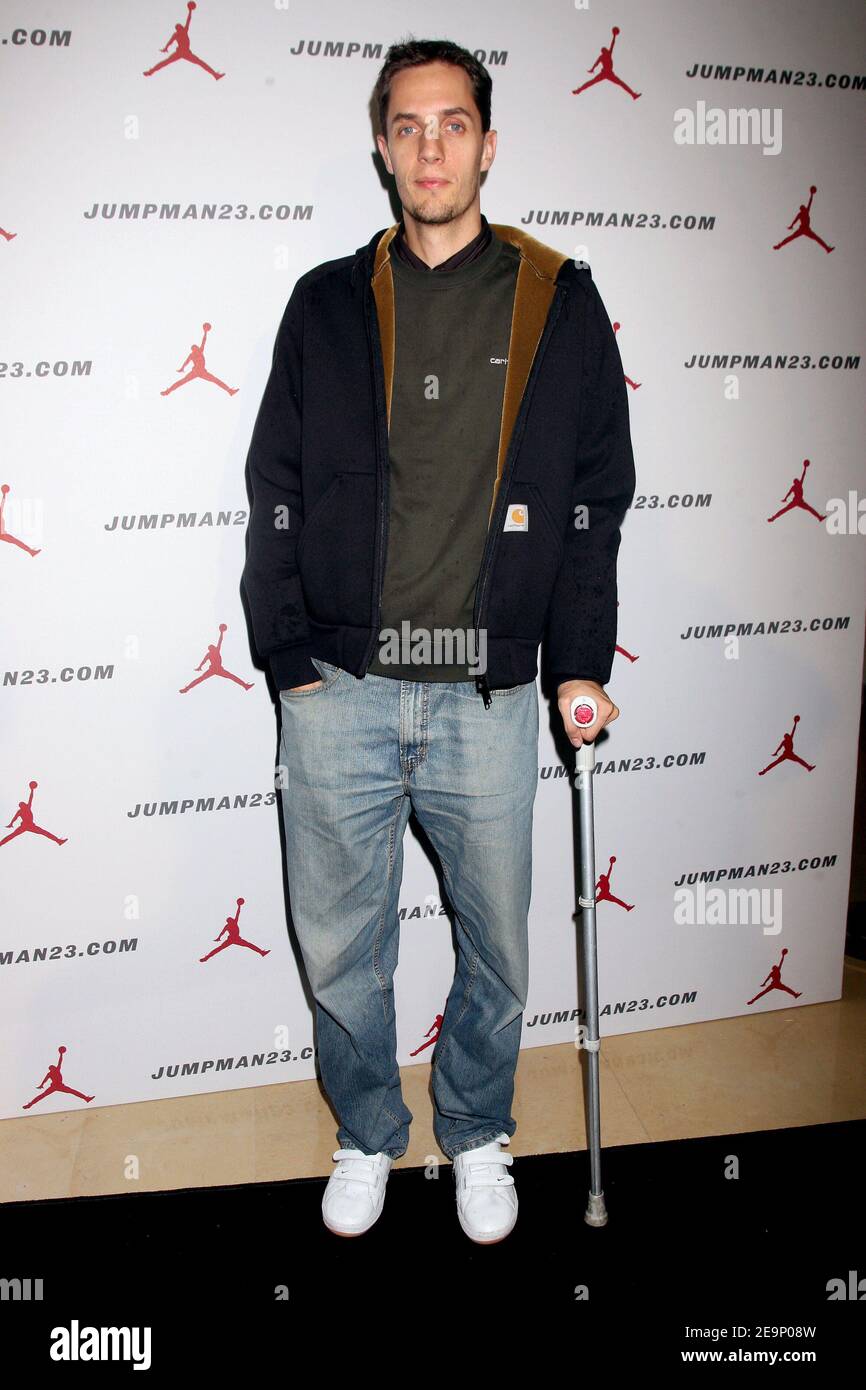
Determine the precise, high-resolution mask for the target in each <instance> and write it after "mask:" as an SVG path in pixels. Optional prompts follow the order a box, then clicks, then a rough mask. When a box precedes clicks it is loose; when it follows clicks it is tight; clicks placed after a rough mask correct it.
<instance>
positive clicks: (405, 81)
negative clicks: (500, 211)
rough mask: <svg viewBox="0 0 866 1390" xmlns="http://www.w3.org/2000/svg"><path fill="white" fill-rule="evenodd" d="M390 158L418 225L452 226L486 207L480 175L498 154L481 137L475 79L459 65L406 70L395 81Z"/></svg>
mask: <svg viewBox="0 0 866 1390" xmlns="http://www.w3.org/2000/svg"><path fill="white" fill-rule="evenodd" d="M386 135H387V140H385V139H384V138H383V136H381V135H377V137H376V140H377V143H378V146H379V150H380V152H381V155H382V158H383V159H384V161H385V164H386V166H387V168H388V172H389V174H393V175H394V178H395V180H396V183H397V193H398V195H399V198H400V202H401V203H402V205H403V210H404V212H405V213H407V214H408V215H409V216H410V217H414V218H415V220H416V221H418V222H425V223H442V222H452V221H453V220H454V219H455V218H457V217H460V216H461V215H462V214H463V213H464V212H466V210H467V209H468V208H470V207H471V206H472V205H473V203H479V202H480V196H479V186H480V183H479V177H480V175H481V174H482V173H483V172H484V171H485V170H486V169H489V168H490V166H491V164H492V163H493V159H494V156H495V154H496V132H495V130H489V131H488V132H487V134H486V135H482V132H481V116H480V113H479V111H478V107H477V106H476V105H475V98H474V97H473V95H472V83H471V82H470V80H469V74H468V73H466V72H464V70H463V68H460V67H455V66H454V65H453V64H452V63H439V62H436V63H425V64H424V65H423V66H421V67H416V68H405V69H404V70H403V71H402V72H398V73H397V75H396V77H395V78H394V80H393V82H392V83H391V92H390V97H389V100H388V118H387V127H386Z"/></svg>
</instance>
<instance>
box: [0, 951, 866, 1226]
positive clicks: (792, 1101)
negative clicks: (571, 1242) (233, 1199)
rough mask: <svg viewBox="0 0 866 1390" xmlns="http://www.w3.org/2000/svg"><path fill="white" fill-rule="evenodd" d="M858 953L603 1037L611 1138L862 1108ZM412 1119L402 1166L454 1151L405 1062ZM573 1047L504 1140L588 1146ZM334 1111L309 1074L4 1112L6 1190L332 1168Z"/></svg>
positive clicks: (528, 1067)
mask: <svg viewBox="0 0 866 1390" xmlns="http://www.w3.org/2000/svg"><path fill="white" fill-rule="evenodd" d="M864 1056H866V965H864V963H863V962H860V961H855V960H853V959H851V958H850V957H849V958H847V959H846V966H845V977H844V986H843V997H842V999H841V1000H839V1001H837V1002H836V1003H832V1004H814V1005H809V1006H805V1007H803V1008H792V1009H782V1010H776V1011H774V1012H765V1013H761V1014H753V1015H749V1016H748V1017H743V1018H733V1019H723V1020H721V1021H719V1022H714V1023H696V1024H691V1025H687V1026H684V1027H679V1028H662V1029H659V1030H657V1031H655V1032H650V1033H634V1034H631V1035H626V1036H622V1037H611V1038H604V1039H603V1040H602V1045H601V1113H602V1143H603V1145H604V1146H606V1147H609V1146H614V1145H618V1144H640V1143H646V1142H652V1141H657V1140H662V1139H688V1138H694V1137H697V1136H700V1135H711V1134H731V1133H738V1132H740V1131H746V1130H762V1129H784V1128H786V1127H788V1126H793V1125H812V1124H828V1123H831V1122H833V1121H836V1120H854V1119H862V1118H864V1116H866V1066H864ZM402 1076H403V1094H404V1096H405V1099H406V1104H407V1105H408V1107H409V1109H410V1110H411V1111H412V1114H413V1116H414V1121H413V1124H412V1130H411V1135H412V1138H411V1143H410V1147H409V1150H408V1152H407V1153H406V1154H404V1156H403V1157H402V1158H401V1159H400V1160H399V1161H398V1163H397V1164H396V1165H395V1167H397V1168H403V1167H417V1166H419V1165H421V1164H424V1163H426V1162H430V1161H432V1162H447V1160H446V1159H444V1158H443V1156H442V1154H441V1152H440V1150H439V1148H438V1147H437V1145H436V1143H435V1141H434V1139H433V1129H432V1123H431V1121H432V1109H431V1101H430V1096H429V1078H430V1068H429V1066H428V1065H421V1066H414V1067H407V1068H405V1069H404V1070H403V1073H402ZM580 1077H581V1069H580V1059H579V1057H578V1054H577V1053H576V1052H575V1050H574V1048H573V1047H572V1046H571V1045H569V1044H561V1045H559V1046H557V1047H539V1048H532V1049H529V1050H528V1051H524V1052H522V1053H521V1055H520V1062H519V1065H518V1070H517V1088H516V1095H515V1103H514V1106H513V1114H514V1117H515V1119H516V1120H517V1126H518V1127H517V1131H516V1133H515V1135H514V1138H513V1140H512V1144H511V1150H510V1151H511V1152H512V1153H514V1154H515V1155H517V1156H519V1155H521V1154H540V1153H559V1152H562V1151H566V1150H573V1149H583V1148H585V1147H586V1131H585V1126H584V1114H583V1103H582V1101H581V1099H580V1096H581V1089H580V1087H581V1080H580ZM335 1129H336V1124H335V1121H334V1117H333V1115H332V1113H331V1110H330V1107H329V1105H328V1102H327V1100H326V1099H325V1097H324V1095H323V1093H322V1091H321V1090H320V1088H319V1085H318V1083H317V1082H315V1081H298V1082H292V1083H290V1084H288V1085H281V1086H260V1087H255V1088H250V1089H247V1090H240V1091H223V1092H220V1093H218V1094H215V1095H205V1096H192V1097H189V1096H187V1097H182V1098H181V1099H178V1100H163V1101H151V1102H145V1103H142V1104H138V1105H118V1106H114V1107H106V1108H103V1109H101V1110H93V1111H87V1110H85V1109H81V1110H75V1111H69V1112H67V1113H65V1114H56V1115H35V1116H32V1117H27V1118H26V1119H14V1120H4V1121H2V1122H0V1201H2V1202H16V1201H31V1200H34V1199H38V1198H51V1197H82V1196H94V1195H99V1194H107V1193H119V1192H130V1191H137V1192H142V1191H154V1190H159V1189H165V1188H183V1187H210V1186H215V1185H218V1184H224V1183H228V1184H232V1183H248V1182H270V1181H276V1180H282V1179H286V1178H306V1177H326V1176H328V1175H329V1174H330V1173H331V1172H332V1170H333V1163H332V1160H331V1154H332V1153H333V1151H334V1150H335V1149H336V1147H337V1141H336V1137H335V1132H334V1131H335Z"/></svg>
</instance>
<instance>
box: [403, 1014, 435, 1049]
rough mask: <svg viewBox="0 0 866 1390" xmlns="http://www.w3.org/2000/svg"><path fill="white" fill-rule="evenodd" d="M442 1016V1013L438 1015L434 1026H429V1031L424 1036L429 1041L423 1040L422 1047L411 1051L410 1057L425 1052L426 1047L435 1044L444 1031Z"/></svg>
mask: <svg viewBox="0 0 866 1390" xmlns="http://www.w3.org/2000/svg"><path fill="white" fill-rule="evenodd" d="M442 1018H443V1015H442V1014H437V1015H436V1017H435V1019H434V1020H433V1024H432V1026H431V1027H430V1028H428V1029H427V1032H426V1033H425V1034H424V1037H425V1038H426V1039H427V1042H423V1043H422V1044H421V1046H420V1047H416V1048H415V1051H414V1052H410V1053H409V1056H410V1057H417V1056H418V1053H419V1052H423V1051H424V1049H425V1047H432V1046H433V1044H434V1043H435V1042H436V1041H437V1039H438V1037H439V1034H440V1033H441V1031H442ZM431 1035H432V1036H431Z"/></svg>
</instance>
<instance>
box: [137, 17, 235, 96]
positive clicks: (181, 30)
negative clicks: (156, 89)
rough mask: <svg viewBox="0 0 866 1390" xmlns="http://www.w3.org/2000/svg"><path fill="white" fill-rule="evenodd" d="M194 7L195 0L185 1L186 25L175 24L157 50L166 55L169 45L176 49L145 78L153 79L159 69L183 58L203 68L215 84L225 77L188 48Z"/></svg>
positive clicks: (151, 69)
mask: <svg viewBox="0 0 866 1390" xmlns="http://www.w3.org/2000/svg"><path fill="white" fill-rule="evenodd" d="M195 7H196V6H195V0H187V6H186V9H187V15H186V24H176V25H175V26H174V33H173V34H172V36H171V38H170V39H169V41H168V43H167V44H166V45H165V47H164V48H161V49H160V50H159V51H160V53H167V52H168V50H169V48H170V47H171V45H172V44H175V45H176V48H175V51H174V53H172V55H171V57H170V58H163V60H162V62H161V63H156V64H155V66H154V67H152V68H148V69H147V72H146V73H145V74H144V76H145V77H153V74H154V73H155V72H159V70H160V68H167V67H168V65H169V63H176V62H178V61H179V60H180V59H181V58H184V59H185V60H186V61H187V62H188V63H198V65H199V67H200V68H204V70H205V72H209V73H210V75H211V77H214V78H216V80H217V82H219V80H220V78H221V77H225V73H224V72H215V71H214V69H213V68H212V67H211V66H210V64H209V63H206V62H205V61H204V59H203V58H197V57H196V55H195V54H194V53H193V51H192V49H191V48H190V46H189V25H190V20H191V19H192V12H193V10H194V9H195Z"/></svg>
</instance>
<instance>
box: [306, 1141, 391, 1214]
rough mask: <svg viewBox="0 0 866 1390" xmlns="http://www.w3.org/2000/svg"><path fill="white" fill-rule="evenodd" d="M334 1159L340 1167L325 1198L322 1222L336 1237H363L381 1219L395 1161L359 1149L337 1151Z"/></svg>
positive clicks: (331, 1179)
mask: <svg viewBox="0 0 866 1390" xmlns="http://www.w3.org/2000/svg"><path fill="white" fill-rule="evenodd" d="M331 1156H332V1158H334V1159H335V1160H336V1163H337V1166H336V1168H335V1169H334V1171H333V1173H332V1174H331V1176H330V1178H329V1179H328V1186H327V1187H326V1188H325V1195H324V1196H323V1197H322V1220H323V1221H324V1223H325V1225H326V1226H327V1228H328V1230H329V1231H333V1232H334V1235H337V1236H360V1235H363V1233H364V1231H369V1229H370V1227H371V1226H372V1225H373V1224H374V1222H375V1221H377V1220H378V1219H379V1216H380V1215H381V1212H382V1206H383V1203H384V1201H385V1184H386V1183H387V1181H388V1174H389V1173H390V1171H391V1164H392V1163H393V1159H392V1158H391V1157H390V1155H389V1154H385V1153H377V1154H365V1153H363V1152H362V1151H361V1150H360V1149H337V1151H336V1153H334V1154H332V1155H331Z"/></svg>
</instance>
